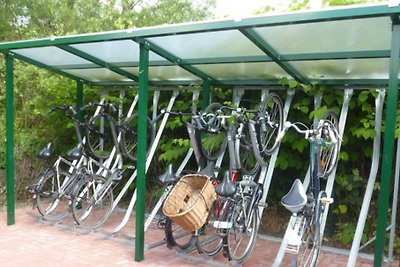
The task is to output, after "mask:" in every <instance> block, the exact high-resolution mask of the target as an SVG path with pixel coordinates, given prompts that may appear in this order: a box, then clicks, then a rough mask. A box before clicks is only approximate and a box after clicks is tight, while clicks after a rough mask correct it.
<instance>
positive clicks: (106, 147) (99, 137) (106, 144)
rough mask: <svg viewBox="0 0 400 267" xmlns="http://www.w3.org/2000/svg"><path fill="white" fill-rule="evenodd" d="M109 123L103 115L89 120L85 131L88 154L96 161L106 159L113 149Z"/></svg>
mask: <svg viewBox="0 0 400 267" xmlns="http://www.w3.org/2000/svg"><path fill="white" fill-rule="evenodd" d="M111 127H112V126H111V122H110V121H109V119H108V118H107V117H106V116H104V115H103V114H99V115H96V116H94V117H92V118H91V119H90V120H89V123H88V125H87V129H86V143H87V144H88V148H89V150H90V153H91V154H92V155H93V156H94V157H96V158H98V159H106V158H108V157H109V156H110V154H111V151H112V150H113V148H114V145H115V144H114V140H113V134H112V129H111Z"/></svg>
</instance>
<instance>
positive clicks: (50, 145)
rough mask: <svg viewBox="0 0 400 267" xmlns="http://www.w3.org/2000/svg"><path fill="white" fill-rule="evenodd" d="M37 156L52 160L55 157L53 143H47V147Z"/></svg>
mask: <svg viewBox="0 0 400 267" xmlns="http://www.w3.org/2000/svg"><path fill="white" fill-rule="evenodd" d="M37 156H38V158H41V159H48V158H51V157H52V156H53V143H52V142H49V143H47V145H46V147H45V148H43V149H42V150H40V152H39V153H38V155H37Z"/></svg>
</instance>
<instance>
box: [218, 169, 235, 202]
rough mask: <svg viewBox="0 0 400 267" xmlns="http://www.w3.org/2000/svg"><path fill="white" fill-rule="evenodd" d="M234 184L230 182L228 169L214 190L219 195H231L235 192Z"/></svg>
mask: <svg viewBox="0 0 400 267" xmlns="http://www.w3.org/2000/svg"><path fill="white" fill-rule="evenodd" d="M236 190H237V188H236V185H235V184H234V183H233V182H232V180H231V176H230V175H229V171H226V172H225V174H224V178H223V179H222V183H220V184H218V186H217V188H216V191H217V194H218V195H219V196H221V197H232V196H233V195H234V194H235V193H236Z"/></svg>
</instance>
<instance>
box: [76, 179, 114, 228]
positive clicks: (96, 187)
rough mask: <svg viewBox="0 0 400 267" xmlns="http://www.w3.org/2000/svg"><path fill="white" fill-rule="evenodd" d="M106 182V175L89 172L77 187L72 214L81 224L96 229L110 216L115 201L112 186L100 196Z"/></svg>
mask: <svg viewBox="0 0 400 267" xmlns="http://www.w3.org/2000/svg"><path fill="white" fill-rule="evenodd" d="M105 183H106V179H105V178H104V177H102V176H99V175H93V174H88V175H87V176H86V177H85V178H84V179H83V180H82V182H81V183H80V184H78V185H77V187H76V188H75V190H74V193H73V197H72V204H71V205H72V215H73V217H74V219H75V221H76V223H77V224H78V225H79V226H81V227H83V228H90V229H96V228H98V227H100V226H101V225H102V224H103V223H105V222H106V220H107V219H108V217H109V216H110V214H111V212H112V206H113V202H114V196H113V192H112V188H111V187H110V188H108V189H107V190H106V191H105V192H104V195H103V197H101V196H99V192H100V190H101V189H102V187H103V186H104V184H105ZM97 197H99V199H96V198H97ZM100 198H101V199H100Z"/></svg>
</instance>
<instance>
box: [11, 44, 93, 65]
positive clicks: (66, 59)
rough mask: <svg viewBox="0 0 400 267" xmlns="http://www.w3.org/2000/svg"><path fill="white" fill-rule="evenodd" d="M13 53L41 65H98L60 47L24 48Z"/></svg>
mask: <svg viewBox="0 0 400 267" xmlns="http://www.w3.org/2000/svg"><path fill="white" fill-rule="evenodd" d="M12 52H13V53H15V54H19V55H22V56H24V57H27V58H30V59H33V60H36V61H38V62H40V63H43V64H46V65H49V66H58V65H86V66H90V65H92V66H93V67H95V66H96V65H95V64H93V63H92V62H90V61H87V60H85V59H83V58H80V57H78V56H75V55H73V54H71V53H69V52H66V51H64V50H62V49H60V48H58V47H54V46H47V47H35V48H24V49H18V50H12Z"/></svg>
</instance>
